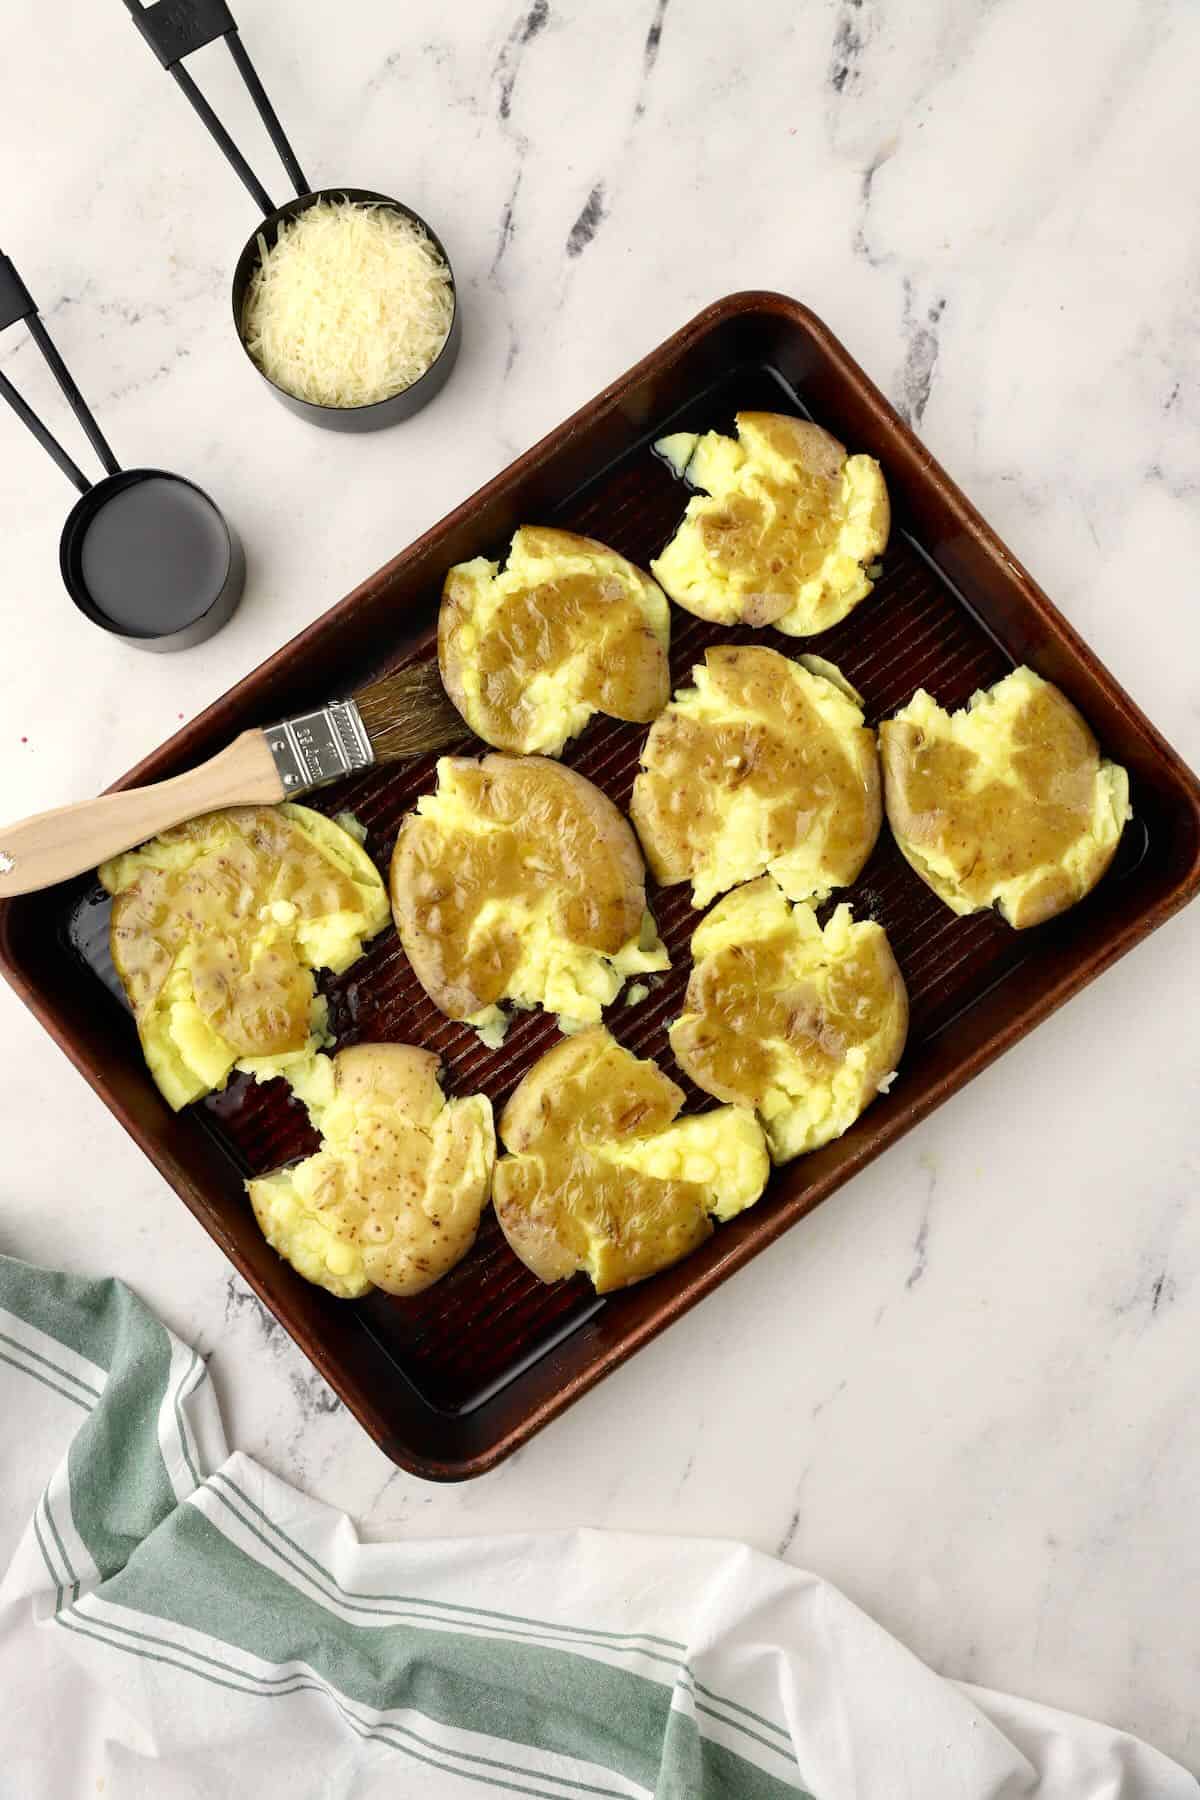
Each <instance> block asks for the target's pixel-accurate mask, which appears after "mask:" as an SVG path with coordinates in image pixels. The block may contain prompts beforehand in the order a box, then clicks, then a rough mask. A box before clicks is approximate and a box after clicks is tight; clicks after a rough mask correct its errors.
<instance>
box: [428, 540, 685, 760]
mask: <svg viewBox="0 0 1200 1800" xmlns="http://www.w3.org/2000/svg"><path fill="white" fill-rule="evenodd" d="M669 631H670V626H669V611H668V607H667V601H666V597H665V595H664V594H663V593H662V591H661V590H660V589H659V588H658V587H657V585H656V584H655V583H654V582H653V581H651V580H650V578H649V576H648V575H644V574H643V573H642V571H641V570H640V569H638V568H635V567H634V565H633V564H632V563H630V562H627V561H626V560H625V558H624V557H623V556H618V555H617V553H616V552H615V551H614V550H609V549H608V548H607V547H606V546H605V545H603V544H598V543H596V542H595V541H594V540H593V539H591V538H584V537H578V536H576V535H575V534H573V533H571V532H565V531H552V530H547V529H544V528H541V527H531V526H524V527H522V529H521V530H519V531H518V532H517V533H516V534H515V536H514V538H513V541H512V545H511V548H510V550H509V555H508V563H507V566H506V568H505V569H504V571H503V573H501V572H500V569H499V565H498V564H496V563H493V562H488V561H487V560H486V558H484V557H477V558H475V560H474V561H473V562H468V563H460V564H458V565H457V566H456V567H455V568H453V569H451V571H450V573H449V575H448V576H447V578H446V585H445V590H444V592H443V596H442V608H441V613H440V615H439V620H438V657H439V663H440V666H441V671H442V679H443V681H444V682H445V685H446V689H447V692H448V693H449V694H450V697H451V698H452V699H453V700H454V702H455V704H456V705H457V706H458V708H459V710H460V711H461V712H462V714H463V717H464V718H465V719H466V721H467V723H468V725H469V726H470V727H471V729H472V731H474V732H476V733H477V735H478V736H480V737H481V738H483V739H484V741H485V742H486V743H489V744H492V745H494V746H495V747H496V748H497V749H500V750H513V751H523V752H526V753H528V752H537V753H540V754H542V755H547V756H557V755H558V754H559V753H560V752H561V751H562V749H563V746H564V745H565V744H566V742H567V739H568V738H571V737H575V736H577V735H578V733H579V732H581V731H582V730H583V728H584V726H585V725H586V724H587V722H588V720H589V719H590V718H591V717H592V715H593V714H594V713H596V712H603V713H608V714H609V715H610V716H611V717H613V718H617V719H628V720H632V721H635V722H640V723H647V722H648V721H649V720H651V719H653V718H654V717H656V715H657V714H658V713H659V712H661V711H662V708H663V707H664V706H665V705H666V703H667V698H668V695H669V692H670V677H669V673H668V668H667V655H666V652H667V644H668V639H669Z"/></svg>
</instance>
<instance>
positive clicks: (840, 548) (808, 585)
mask: <svg viewBox="0 0 1200 1800" xmlns="http://www.w3.org/2000/svg"><path fill="white" fill-rule="evenodd" d="M736 429H737V437H736V440H735V439H732V438H726V437H722V436H721V435H720V433H718V432H712V431H710V432H706V433H704V434H703V435H702V436H698V437H696V438H694V439H689V438H687V437H685V436H684V434H679V437H678V438H676V439H671V438H668V439H664V440H662V442H661V443H660V445H659V446H658V448H659V449H660V451H662V453H663V454H664V455H665V456H666V457H667V459H668V460H669V461H671V462H672V465H673V466H676V467H678V466H679V464H680V462H682V463H683V469H682V470H681V472H685V473H686V478H687V479H688V481H689V482H691V483H692V485H693V486H694V487H697V488H701V489H704V490H706V493H703V494H699V495H697V496H695V497H694V498H693V499H692V500H690V501H689V502H688V507H687V511H686V513H685V515H684V518H683V522H682V524H681V525H680V526H679V529H678V530H677V531H676V533H675V536H674V537H673V538H672V539H671V541H670V543H669V544H668V545H667V546H666V548H665V549H664V550H663V552H662V554H661V555H660V556H658V557H657V558H656V559H655V560H654V561H653V562H652V563H651V565H650V566H651V571H652V573H653V574H654V575H655V577H656V578H657V580H658V581H659V582H660V583H661V585H662V587H663V588H664V589H665V590H666V592H667V594H668V595H669V596H670V598H671V599H672V600H674V601H675V602H676V604H677V605H679V606H682V607H684V608H686V610H687V611H689V612H693V613H696V614H698V615H699V617H701V618H705V619H712V620H714V621H716V622H717V623H720V624H724V625H733V624H742V625H750V626H763V625H775V626H776V627H777V629H778V630H780V631H783V632H786V633H787V634H788V635H790V636H794V637H810V636H813V635H815V634H816V633H818V632H821V631H826V630H828V629H829V627H830V626H832V625H836V624H837V623H838V621H839V620H840V619H843V618H845V616H846V614H847V613H848V612H850V610H851V609H852V608H853V607H854V606H857V605H858V603H859V602H860V601H861V600H863V599H865V597H866V596H867V594H869V593H870V591H871V588H872V585H873V582H872V578H871V577H870V576H869V575H868V574H867V573H866V570H867V568H868V566H870V565H872V564H873V563H874V561H875V559H876V558H877V557H879V556H881V555H882V553H883V550H884V548H885V547H886V544H887V539H888V532H889V529H890V523H891V511H890V505H889V502H888V494H887V487H886V484H885V482H884V479H883V473H882V471H881V469H880V467H879V464H878V463H877V462H875V461H874V460H873V459H872V458H871V457H868V456H855V457H850V458H847V455H846V451H845V448H844V447H843V445H841V444H839V443H838V441H837V439H836V438H834V437H832V436H830V434H829V432H827V431H824V430H822V428H821V427H820V426H819V425H813V424H811V423H809V422H807V421H805V420H801V419H795V418H791V417H789V416H788V415H786V414H783V413H749V412H748V413H739V414H738V415H737V420H736Z"/></svg>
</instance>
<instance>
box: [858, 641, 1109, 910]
mask: <svg viewBox="0 0 1200 1800" xmlns="http://www.w3.org/2000/svg"><path fill="white" fill-rule="evenodd" d="M879 736H880V747H881V751H882V757H883V772H884V786H885V792H886V799H887V814H888V820H889V823H890V824H891V827H892V831H893V833H894V834H895V838H896V842H897V843H898V844H899V846H900V848H901V850H902V851H903V853H904V855H905V857H906V858H907V860H908V861H909V863H911V865H912V867H913V868H914V869H915V870H916V872H917V874H918V875H919V876H920V877H921V879H922V880H923V881H924V882H926V883H927V884H928V886H929V887H931V888H932V889H933V891H934V893H935V894H937V895H938V897H939V899H941V900H944V901H945V903H946V905H947V906H948V907H950V908H951V910H952V911H954V912H956V913H971V912H978V911H981V910H982V909H984V908H986V907H995V908H996V909H997V910H998V911H999V913H1000V914H1001V916H1002V917H1003V918H1004V919H1006V920H1007V921H1008V923H1009V924H1010V925H1012V926H1014V927H1015V928H1016V929H1017V930H1022V929H1024V928H1025V927H1027V926H1030V925H1040V924H1042V923H1043V922H1044V921H1045V920H1046V919H1051V918H1053V917H1054V916H1055V914H1056V913H1060V912H1063V911H1065V909H1066V908H1067V907H1069V906H1073V905H1074V904H1075V902H1076V901H1077V900H1081V899H1082V898H1083V896H1084V895H1085V894H1087V893H1090V891H1091V890H1092V888H1094V887H1095V885H1096V883H1097V882H1098V881H1099V879H1100V877H1101V876H1102V875H1103V873H1104V871H1105V869H1106V868H1107V867H1108V865H1109V863H1110V862H1111V860H1112V857H1113V853H1114V852H1115V850H1116V847H1117V844H1118V842H1119V840H1120V836H1121V833H1122V831H1123V830H1124V828H1125V824H1126V822H1127V820H1128V819H1129V818H1130V817H1131V816H1132V814H1131V811H1130V806H1129V778H1128V776H1127V775H1126V773H1125V770H1124V769H1122V768H1121V767H1120V766H1119V765H1118V764H1117V763H1113V762H1109V761H1107V760H1106V759H1104V758H1102V757H1101V755H1100V752H1099V749H1098V747H1097V744H1096V740H1095V738H1094V737H1093V736H1092V733H1091V731H1090V729H1089V727H1088V725H1087V723H1086V721H1085V720H1084V719H1083V718H1082V717H1081V716H1080V714H1079V713H1078V712H1077V711H1076V710H1075V708H1074V707H1073V706H1072V705H1071V702H1070V701H1069V700H1068V699H1067V697H1066V695H1065V694H1063V693H1060V691H1059V689H1058V688H1056V687H1054V686H1053V685H1052V684H1051V683H1050V682H1048V681H1043V680H1042V678H1041V676H1040V675H1035V674H1034V672H1033V670H1032V669H1027V668H1019V669H1014V670H1013V672H1012V674H1011V675H1006V676H1005V677H1004V679H1003V680H1002V681H998V682H997V683H996V685H995V686H994V687H992V688H989V689H988V690H987V691H986V692H981V693H977V694H975V695H973V696H972V698H971V700H970V701H969V703H968V704H967V706H966V707H965V708H964V709H963V710H962V711H960V712H956V713H947V712H944V711H943V710H942V708H941V707H940V706H938V704H937V702H936V701H935V700H933V699H932V698H931V696H930V695H929V694H927V693H926V692H925V691H924V689H920V690H918V692H917V693H916V694H914V695H913V697H912V699H911V700H910V701H909V703H908V705H907V706H906V707H904V708H903V710H902V711H901V712H898V713H897V714H896V716H895V718H894V719H889V720H887V721H885V723H884V724H883V725H881V726H880V732H879Z"/></svg>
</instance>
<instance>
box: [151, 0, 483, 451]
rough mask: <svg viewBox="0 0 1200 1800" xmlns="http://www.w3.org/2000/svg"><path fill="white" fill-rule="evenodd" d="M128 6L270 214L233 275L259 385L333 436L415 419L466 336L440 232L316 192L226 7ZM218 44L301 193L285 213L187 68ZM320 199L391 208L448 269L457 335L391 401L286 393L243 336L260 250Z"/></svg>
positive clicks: (237, 315)
mask: <svg viewBox="0 0 1200 1800" xmlns="http://www.w3.org/2000/svg"><path fill="white" fill-rule="evenodd" d="M124 4H125V7H126V10H127V11H128V12H129V14H130V16H131V18H132V19H133V22H134V24H135V25H136V26H137V28H138V30H139V31H140V32H141V34H142V36H143V37H144V38H145V40H146V42H147V43H148V44H149V46H150V48H151V49H152V50H153V52H154V54H155V55H156V56H157V58H158V60H159V62H160V63H161V64H162V66H163V68H164V69H166V71H167V72H168V74H169V75H171V76H172V77H173V79H174V81H175V83H176V85H177V86H178V87H179V88H180V89H181V90H182V91H183V93H184V94H185V96H186V97H187V99H188V101H189V102H190V104H191V106H192V107H193V108H194V110H195V112H196V114H197V115H198V117H199V118H200V120H201V121H202V123H203V124H204V126H205V128H206V129H207V131H208V132H209V134H210V136H211V137H212V138H213V140H214V142H215V143H216V145H217V147H218V149H219V150H220V151H221V153H222V155H223V156H224V158H225V160H226V162H227V163H228V164H229V166H230V168H231V169H232V170H233V172H234V174H235V175H236V176H237V177H238V180H239V181H240V182H241V184H242V186H243V187H244V188H245V189H246V192H247V193H248V194H249V195H250V198H251V199H252V200H253V201H254V203H255V205H256V206H257V207H258V209H259V211H260V212H261V213H262V214H263V220H262V223H261V224H260V225H257V226H256V227H255V229H254V230H253V231H252V232H251V234H250V236H249V238H247V240H246V244H245V247H244V249H243V250H242V253H241V255H240V256H239V257H238V260H237V267H236V268H235V270H234V275H233V325H234V330H235V331H236V332H237V336H238V343H239V344H240V345H241V346H242V349H243V351H244V352H245V355H246V357H247V360H248V361H249V362H250V363H251V364H252V365H253V367H254V369H255V371H256V373H257V374H258V376H259V377H260V379H261V380H263V381H265V382H266V384H267V386H268V387H269V388H270V390H271V392H272V393H273V394H275V395H276V397H277V398H278V399H279V400H281V401H282V402H283V404H284V405H285V406H286V407H288V408H289V410H290V411H292V412H294V413H297V414H299V416H300V417H301V418H302V419H309V420H311V422H312V423H313V424H314V425H323V426H325V427H326V428H327V429H328V430H330V431H377V430H378V429H379V427H380V426H382V425H394V424H397V423H398V422H399V421H400V420H401V419H407V418H411V416H412V414H413V413H415V412H419V411H420V410H421V408H422V407H423V406H424V405H426V403H427V402H428V401H430V400H432V399H433V397H434V395H435V394H436V393H437V392H438V391H439V389H440V388H442V387H443V386H444V385H445V381H446V378H447V376H448V375H449V373H450V371H451V369H452V368H453V367H454V359H455V357H456V356H457V355H458V346H459V340H460V338H461V336H462V326H461V321H460V317H459V306H458V291H457V289H456V287H455V284H454V271H453V270H452V269H451V267H450V258H449V257H448V256H447V255H446V251H445V247H444V245H443V244H442V242H441V239H440V238H439V237H438V236H437V233H436V232H435V231H433V230H432V229H431V227H430V226H429V225H428V224H427V223H426V221H425V220H424V219H423V218H422V217H421V216H420V214H419V213H415V212H413V210H412V208H411V207H409V206H404V205H402V204H401V202H400V201H399V200H393V199H392V198H391V196H390V195H388V194H376V193H372V192H371V191H370V190H369V189H367V188H350V187H335V188H321V189H319V190H314V189H312V188H310V186H309V184H308V181H307V180H306V178H305V175H304V171H303V170H302V169H301V167H300V164H299V163H298V162H297V160H296V154H295V151H294V150H293V149H292V146H291V144H290V143H289V142H288V139H287V136H286V134H285V132H284V129H283V126H282V125H281V124H280V123H279V119H278V117H277V115H276V113H275V109H274V107H273V106H272V105H271V102H270V101H269V100H268V98H267V94H266V90H265V88H264V87H263V84H262V82H261V81H260V80H259V78H258V73H257V71H256V70H255V67H254V64H253V63H252V62H251V61H250V57H249V55H248V54H247V51H246V47H245V45H244V44H243V43H242V40H241V37H240V35H239V33H238V28H237V25H236V24H235V22H234V18H233V14H232V13H231V12H230V10H229V8H228V6H227V5H226V4H225V0H156V4H154V5H151V6H146V5H143V3H142V0H124ZM218 38H223V39H224V40H225V44H226V47H227V48H228V50H229V54H230V56H232V58H233V61H234V64H235V66H236V68H237V71H238V73H239V75H240V76H241V78H242V80H243V82H244V83H245V85H246V89H247V91H248V93H249V95H250V98H251V100H253V102H254V106H255V109H256V111H257V113H258V116H259V118H260V119H261V120H262V122H263V124H264V125H265V126H266V128H267V134H268V136H269V137H270V139H271V142H272V143H273V144H274V146H275V148H276V150H277V151H278V152H279V158H280V161H281V162H282V163H283V166H284V168H285V169H286V170H287V173H288V178H289V179H290V181H291V183H292V186H293V187H294V188H295V190H296V198H295V199H294V200H288V201H287V202H285V204H284V205H283V206H276V205H275V203H274V202H273V201H272V199H271V196H270V194H268V192H267V190H266V188H265V187H264V186H263V184H262V182H261V181H260V180H259V179H258V177H257V175H256V174H255V173H254V170H253V169H252V168H251V167H250V165H249V163H248V162H247V161H246V159H245V157H244V156H243V155H242V153H241V151H240V150H239V149H238V147H237V145H236V144H235V143H234V141H233V139H232V138H231V137H230V135H229V133H228V132H227V131H226V129H225V127H224V126H223V125H222V123H221V121H220V119H218V117H217V115H216V113H215V112H214V111H213V109H212V107H211V106H210V105H209V103H208V101H207V100H206V99H205V98H204V95H203V94H202V93H201V92H200V89H199V88H198V87H197V86H196V83H195V82H194V81H193V80H192V78H191V76H190V75H189V74H188V72H187V70H186V69H185V68H184V67H183V61H184V58H185V57H187V56H190V55H191V54H192V52H193V51H194V50H201V49H203V47H204V46H205V44H211V43H215V41H216V40H217V39H218ZM319 200H329V201H337V200H348V201H350V202H351V203H353V204H356V205H362V206H386V207H390V208H391V210H392V211H393V212H397V213H399V214H400V215H401V216H402V217H403V218H406V219H408V220H410V221H411V222H412V223H413V224H414V225H416V226H418V227H419V228H420V229H421V230H422V231H423V232H424V233H425V235H426V237H427V238H428V239H429V241H430V243H431V244H432V245H433V247H434V249H435V250H436V251H437V254H438V255H439V256H440V257H441V259H442V261H443V263H444V264H445V265H446V273H447V276H448V277H449V283H450V301H451V307H452V312H451V317H450V330H449V332H448V333H447V336H446V341H445V343H444V344H443V345H442V347H441V349H440V350H439V351H438V354H437V355H436V356H435V357H434V359H433V361H432V362H431V363H430V365H429V367H428V368H427V369H426V370H425V371H424V372H423V373H422V374H421V375H419V376H418V377H417V379H416V380H415V381H413V382H410V383H409V385H408V387H406V388H401V390H400V392H399V393H398V394H390V395H389V396H388V397H387V398H386V399H384V400H375V401H372V402H371V403H370V404H369V405H367V406H322V405H319V404H318V403H317V402H315V401H313V400H302V399H301V398H300V397H299V395H297V394H291V393H289V392H288V390H287V389H286V388H283V387H280V386H279V384H278V382H275V381H272V380H271V378H270V376H269V375H267V374H266V373H264V371H263V370H262V369H261V368H259V365H258V364H257V363H256V362H255V360H254V358H253V357H252V356H251V355H250V351H249V350H248V349H247V347H246V339H245V336H244V333H243V329H242V321H243V316H244V313H245V306H246V293H247V290H248V289H249V286H250V282H251V280H252V278H253V276H254V272H255V270H256V269H257V268H258V265H259V262H260V261H261V257H262V250H261V245H262V244H264V243H265V244H266V246H267V248H268V250H270V249H272V248H274V245H275V243H276V240H277V239H278V237H279V232H280V228H281V227H282V226H283V225H286V224H287V222H288V221H289V220H290V219H294V218H295V217H296V215H297V214H298V213H302V212H305V211H307V209H308V208H309V207H310V206H313V205H315V204H316V202H317V201H319Z"/></svg>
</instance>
